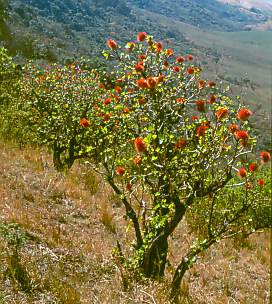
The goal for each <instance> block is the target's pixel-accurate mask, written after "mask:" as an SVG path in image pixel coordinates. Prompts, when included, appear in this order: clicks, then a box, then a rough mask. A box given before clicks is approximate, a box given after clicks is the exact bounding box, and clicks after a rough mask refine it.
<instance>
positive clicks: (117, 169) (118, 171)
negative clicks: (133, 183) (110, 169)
mask: <svg viewBox="0 0 272 304" xmlns="http://www.w3.org/2000/svg"><path fill="white" fill-rule="evenodd" d="M125 172H126V170H125V168H123V167H117V168H116V170H115V173H116V174H117V175H120V176H122V175H124V174H125Z"/></svg>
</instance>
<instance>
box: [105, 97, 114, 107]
mask: <svg viewBox="0 0 272 304" xmlns="http://www.w3.org/2000/svg"><path fill="white" fill-rule="evenodd" d="M111 101H112V100H111V98H107V99H106V100H105V101H104V105H105V106H106V105H108V104H110V103H111Z"/></svg>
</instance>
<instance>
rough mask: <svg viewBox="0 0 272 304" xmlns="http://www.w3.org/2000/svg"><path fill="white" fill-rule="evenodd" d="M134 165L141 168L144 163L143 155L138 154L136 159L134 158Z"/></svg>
mask: <svg viewBox="0 0 272 304" xmlns="http://www.w3.org/2000/svg"><path fill="white" fill-rule="evenodd" d="M133 163H134V164H135V165H137V166H139V165H140V164H141V163H142V157H141V155H139V154H137V155H136V156H135V157H134V158H133Z"/></svg>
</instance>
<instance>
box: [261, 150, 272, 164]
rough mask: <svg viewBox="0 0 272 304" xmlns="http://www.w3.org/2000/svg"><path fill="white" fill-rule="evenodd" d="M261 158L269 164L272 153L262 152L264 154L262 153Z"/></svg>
mask: <svg viewBox="0 0 272 304" xmlns="http://www.w3.org/2000/svg"><path fill="white" fill-rule="evenodd" d="M260 156H261V160H262V161H263V162H264V163H267V162H269V161H270V159H271V156H270V153H269V152H267V151H262V152H261V153H260Z"/></svg>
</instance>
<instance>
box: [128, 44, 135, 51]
mask: <svg viewBox="0 0 272 304" xmlns="http://www.w3.org/2000/svg"><path fill="white" fill-rule="evenodd" d="M134 48H135V43H134V42H130V43H129V50H130V51H132V50H133V49H134Z"/></svg>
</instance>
